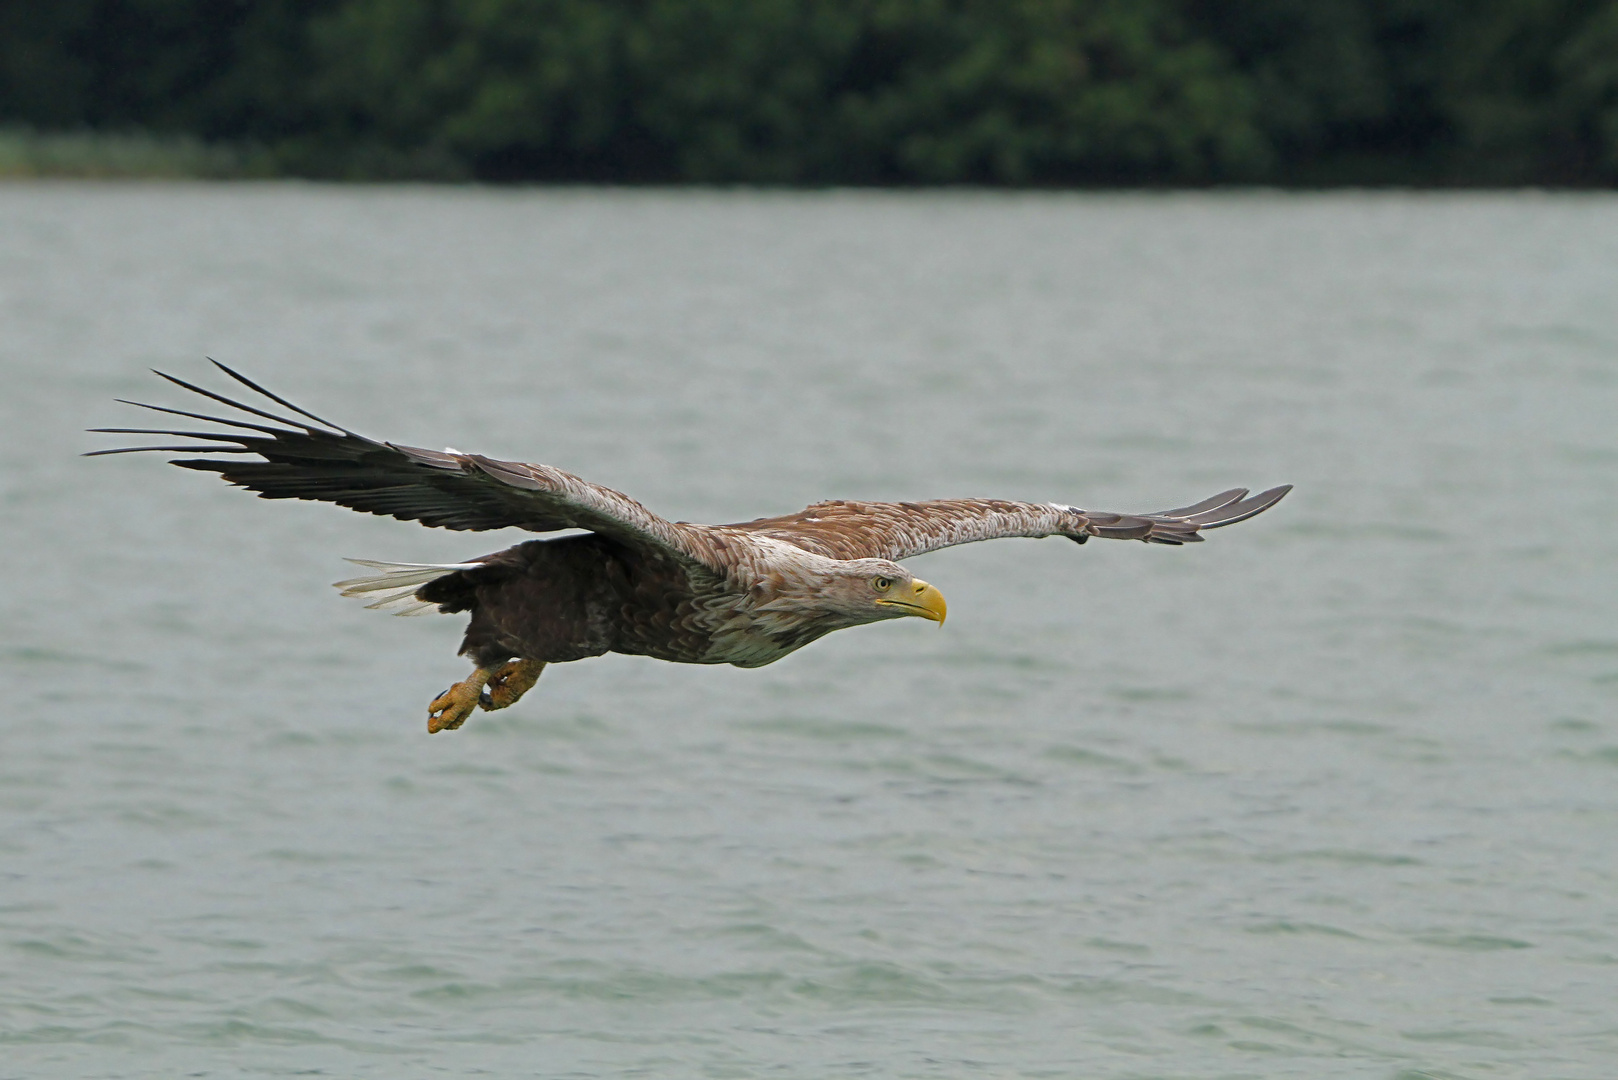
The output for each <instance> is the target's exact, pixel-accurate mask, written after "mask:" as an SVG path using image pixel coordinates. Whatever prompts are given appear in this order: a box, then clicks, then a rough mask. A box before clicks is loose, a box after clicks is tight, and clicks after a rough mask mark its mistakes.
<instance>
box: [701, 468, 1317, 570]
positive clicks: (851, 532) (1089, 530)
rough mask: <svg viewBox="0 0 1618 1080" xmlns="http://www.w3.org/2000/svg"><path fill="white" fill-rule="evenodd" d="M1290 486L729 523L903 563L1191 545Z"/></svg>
mask: <svg viewBox="0 0 1618 1080" xmlns="http://www.w3.org/2000/svg"><path fill="white" fill-rule="evenodd" d="M1291 490H1292V485H1290V484H1287V485H1284V486H1282V487H1277V488H1271V489H1270V490H1268V491H1265V492H1262V493H1260V494H1258V495H1254V496H1252V497H1250V498H1249V497H1247V489H1246V488H1232V489H1231V490H1230V491H1224V492H1221V493H1219V494H1218V495H1215V496H1213V497H1212V498H1209V499H1204V500H1202V501H1201V502H1199V503H1193V504H1192V505H1190V506H1182V507H1180V508H1179V509H1177V510H1163V511H1160V512H1158V513H1155V514H1108V513H1102V512H1099V511H1095V510H1081V509H1079V508H1078V507H1076V506H1061V505H1058V504H1056V503H1026V502H1010V501H1007V500H1003V499H933V500H931V501H928V502H900V503H872V502H844V501H841V500H838V501H835V502H823V503H816V504H815V505H813V506H811V507H808V508H807V509H804V510H800V511H799V512H798V513H796V514H787V515H785V516H784V517H776V518H760V519H759V520H757V521H748V522H742V523H740V524H737V525H732V526H730V527H731V528H733V529H744V530H746V531H748V532H753V533H759V534H762V535H764V536H770V537H774V538H775V539H777V540H785V541H787V542H788V543H791V544H796V545H798V546H799V547H801V548H804V549H806V550H809V551H813V552H815V553H816V554H819V555H825V556H826V557H828V558H832V559H907V558H909V557H910V556H912V555H922V554H925V553H926V552H929V551H937V550H938V549H939V548H945V547H952V546H954V545H955V544H970V543H972V542H974V541H977V540H998V539H1000V538H1001V537H1007V536H1030V537H1043V536H1065V537H1067V538H1068V539H1070V540H1074V541H1076V542H1078V543H1080V544H1082V543H1084V542H1085V541H1086V540H1088V539H1090V537H1092V536H1101V537H1106V538H1109V539H1116V540H1144V541H1145V542H1146V543H1148V544H1194V543H1198V542H1200V541H1201V540H1202V537H1201V536H1200V535H1198V533H1199V532H1200V531H1201V530H1203V529H1217V528H1219V527H1221V526H1224V525H1234V524H1235V523H1236V522H1238V521H1246V520H1247V519H1248V518H1250V517H1252V516H1253V515H1254V514H1261V513H1263V512H1264V511H1265V510H1268V509H1269V508H1270V507H1272V506H1274V505H1275V504H1276V503H1278V502H1280V501H1281V496H1283V495H1285V494H1286V493H1287V492H1288V491H1291Z"/></svg>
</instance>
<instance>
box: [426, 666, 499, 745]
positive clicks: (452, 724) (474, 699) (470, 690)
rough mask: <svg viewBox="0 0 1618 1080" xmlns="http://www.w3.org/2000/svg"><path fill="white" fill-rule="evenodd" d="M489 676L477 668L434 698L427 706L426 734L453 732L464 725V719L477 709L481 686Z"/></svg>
mask: <svg viewBox="0 0 1618 1080" xmlns="http://www.w3.org/2000/svg"><path fill="white" fill-rule="evenodd" d="M490 674H491V672H490V671H489V670H488V669H487V668H478V669H477V670H476V671H474V672H472V674H471V675H469V676H467V677H466V679H465V680H464V681H462V682H458V683H456V684H455V685H454V686H452V687H450V688H449V689H448V690H445V691H444V692H443V693H442V694H439V695H438V696H437V697H435V698H434V699H433V700H432V704H430V705H428V706H427V733H428V734H429V735H436V734H438V733H439V732H440V731H454V730H455V729H456V728H458V727H460V726H461V725H462V724H464V723H466V718H467V717H468V716H471V715H472V712H473V710H475V709H476V708H477V707H478V701H479V699H480V698H481V697H482V696H483V686H484V684H485V683H487V682H488V681H489V675H490Z"/></svg>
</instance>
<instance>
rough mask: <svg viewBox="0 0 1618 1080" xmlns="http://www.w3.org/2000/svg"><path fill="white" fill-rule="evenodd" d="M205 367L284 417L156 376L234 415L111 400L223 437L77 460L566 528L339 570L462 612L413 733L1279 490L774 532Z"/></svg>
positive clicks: (854, 617) (811, 510)
mask: <svg viewBox="0 0 1618 1080" xmlns="http://www.w3.org/2000/svg"><path fill="white" fill-rule="evenodd" d="M215 365H216V366H217V367H218V368H219V369H220V370H221V371H223V372H224V373H225V374H226V375H229V376H230V377H231V378H232V379H235V380H236V381H237V382H238V383H241V384H242V385H243V386H246V387H247V388H248V389H250V390H252V391H254V392H255V393H258V394H261V395H263V396H264V397H265V398H267V399H268V400H269V401H271V402H273V403H275V404H276V405H279V406H281V407H282V408H283V409H287V410H290V411H291V412H292V413H294V414H296V416H297V417H301V419H294V418H289V417H287V416H284V415H280V414H277V413H273V412H269V411H266V410H264V409H260V408H257V407H255V406H252V405H247V404H243V403H242V402H239V401H235V400H232V399H231V398H228V397H225V396H224V395H222V394H217V393H215V392H213V391H211V390H206V389H204V388H202V387H200V386H195V385H193V384H191V383H188V382H185V381H183V380H181V379H176V378H174V377H173V376H172V375H163V373H162V372H158V373H157V374H159V375H162V377H163V378H165V379H167V380H169V381H170V382H172V383H174V384H176V385H178V386H181V387H184V388H185V389H187V390H191V391H194V392H196V393H198V394H201V395H202V396H204V397H206V398H210V399H212V400H213V401H215V402H218V403H220V404H222V405H226V406H229V407H230V408H232V409H235V410H237V411H238V415H237V416H231V417H226V416H212V415H208V414H204V413H197V412H190V411H187V410H184V409H170V408H165V407H163V406H158V405H141V404H140V403H139V402H125V404H131V405H140V407H141V408H146V409H151V410H154V411H156V412H160V413H167V414H169V415H173V416H183V417H187V418H190V419H193V420H201V421H204V422H206V423H210V424H219V425H223V426H225V427H227V428H229V429H231V430H228V431H223V432H221V431H190V430H175V429H171V428H96V429H94V430H96V431H100V432H106V433H112V434H125V435H167V436H173V437H176V438H180V439H189V440H193V441H192V442H190V443H188V444H185V445H166V446H134V447H120V448H118V449H114V450H97V451H95V452H94V453H93V454H91V455H90V456H97V455H100V454H123V453H136V452H140V451H164V452H193V451H194V452H200V453H205V454H209V455H221V454H222V455H230V456H227V457H224V458H220V457H213V456H209V457H197V458H176V459H173V464H175V465H179V466H181V467H182V468H187V469H200V470H203V471H207V472H216V473H219V474H220V475H221V476H223V477H224V478H225V479H226V480H228V481H230V482H231V483H232V484H235V485H236V486H238V487H244V488H247V489H248V490H249V491H256V492H258V494H259V497H260V498H265V499H313V500H318V501H321V502H332V503H336V504H338V505H339V506H347V507H349V508H351V509H354V510H362V511H365V512H367V513H372V514H382V515H387V516H390V517H396V518H399V519H401V520H404V521H419V522H421V523H422V524H423V525H430V526H435V527H438V528H444V529H460V530H483V529H504V528H512V527H515V528H519V529H526V530H528V531H529V532H536V533H547V532H556V531H559V530H562V529H582V530H585V533H584V535H573V536H567V537H562V538H558V539H552V540H530V541H528V542H526V543H522V544H518V545H516V546H515V547H510V548H507V549H505V550H504V551H498V552H495V553H494V554H492V555H484V556H481V557H480V558H476V559H471V560H469V561H467V562H464V563H441V564H440V563H433V564H422V563H379V562H369V561H366V560H358V559H356V560H352V561H354V562H356V563H359V564H360V565H362V566H366V567H368V568H370V569H372V570H374V571H376V573H373V574H370V575H367V576H364V577H358V578H351V579H349V580H346V581H339V582H338V583H337V585H338V587H339V588H341V589H342V590H343V595H344V596H354V597H359V598H362V599H365V600H367V601H368V603H367V606H368V607H372V608H377V609H380V610H384V611H393V612H394V613H396V614H400V615H419V614H429V613H432V612H460V611H465V612H470V613H471V622H470V624H469V625H468V626H467V630H466V637H465V639H464V640H463V641H462V643H461V655H463V656H466V657H468V658H470V659H471V660H472V662H473V664H474V665H475V670H474V671H473V672H472V674H471V675H470V676H469V677H468V678H466V679H464V680H462V681H461V682H458V683H456V684H455V685H454V686H451V687H450V688H449V689H448V690H446V691H444V692H443V693H442V694H440V695H439V696H438V697H437V698H435V699H434V700H433V702H432V703H431V704H430V705H429V706H428V720H427V730H428V731H431V732H436V731H445V730H452V729H454V728H458V727H460V726H461V725H462V724H463V723H465V722H466V718H467V717H468V716H470V715H471V714H472V712H473V710H475V709H477V708H479V707H481V708H484V709H503V708H505V707H507V706H508V705H511V704H513V703H514V702H515V701H516V700H517V699H518V698H520V697H521V696H522V695H523V694H524V693H525V692H526V691H527V690H528V689H530V688H531V687H532V686H533V685H534V682H535V681H536V680H537V679H538V678H539V675H540V672H541V671H543V670H544V668H545V665H546V664H552V663H560V662H563V661H567V660H580V659H583V658H584V657H587V656H600V655H601V654H602V653H607V652H618V653H629V654H632V655H638V656H652V657H656V658H658V659H660V660H673V661H676V662H678V663H685V664H735V665H737V666H738V667H761V666H763V665H764V664H768V663H772V662H773V661H776V660H779V659H780V658H781V657H783V656H785V655H786V654H787V653H790V652H792V651H793V650H795V649H799V648H802V647H803V646H804V645H807V644H809V643H810V642H811V641H814V640H815V639H817V638H820V637H823V636H825V635H826V634H829V633H831V632H832V631H833V630H842V629H845V628H847V627H850V626H859V625H861V624H863V623H871V622H880V621H882V620H884V619H898V618H904V617H906V616H916V617H919V618H924V619H931V620H933V621H934V622H939V623H942V622H943V621H944V614H945V606H944V597H943V595H942V594H941V593H940V592H939V591H938V590H937V589H936V588H934V587H933V586H931V585H929V584H928V583H927V582H925V581H922V580H920V579H919V578H916V577H914V576H912V575H911V573H910V572H909V571H908V570H906V569H905V568H904V567H902V566H900V565H899V564H898V560H900V559H906V558H909V557H910V556H912V555H921V554H924V553H926V552H929V551H936V550H938V549H939V548H944V547H950V546H952V545H954V544H967V543H972V542H973V541H977V540H993V539H998V538H1000V537H1009V536H1026V537H1046V536H1065V537H1067V538H1068V539H1070V540H1073V541H1076V542H1077V543H1080V544H1082V543H1084V542H1085V541H1086V540H1088V539H1089V538H1090V537H1092V536H1099V537H1104V538H1110V539H1122V540H1142V541H1145V542H1146V543H1149V544H1173V545H1178V544H1188V543H1197V542H1200V541H1201V540H1202V536H1201V535H1199V534H1200V533H1201V531H1202V530H1205V529H1217V528H1220V527H1221V526H1225V525H1233V524H1235V523H1236V522H1238V521H1245V520H1246V519H1247V518H1250V517H1252V516H1253V515H1255V514H1259V513H1262V512H1263V511H1265V510H1268V509H1269V508H1270V507H1271V506H1274V505H1275V504H1276V503H1277V502H1278V501H1280V499H1281V497H1282V496H1283V495H1285V494H1286V493H1287V492H1288V491H1289V490H1291V487H1290V485H1285V486H1282V487H1276V488H1271V489H1270V490H1268V491H1265V492H1261V493H1260V494H1258V495H1253V496H1249V495H1248V494H1247V490H1246V489H1245V488H1234V489H1232V490H1230V491H1225V492H1221V493H1220V494H1218V495H1215V496H1213V497H1212V498H1208V499H1204V500H1202V501H1201V502H1199V503H1194V504H1192V505H1190V506H1184V507H1180V508H1179V509H1177V510H1164V511H1160V512H1158V513H1155V514H1110V513H1099V512H1097V511H1094V510H1081V509H1079V508H1078V507H1076V506H1067V505H1063V504H1059V503H1027V502H1014V501H1009V500H1005V499H931V500H927V501H923V502H898V503H878V502H854V501H843V500H834V501H831V502H823V503H816V504H815V505H813V506H810V507H808V508H806V509H804V510H800V511H799V512H797V513H795V514H787V515H784V516H782V517H773V518H759V519H758V520H756V521H744V522H738V523H735V524H732V525H693V524H691V523H689V522H684V521H668V520H665V519H664V518H661V517H658V516H657V515H656V514H654V513H652V512H651V511H650V510H648V509H646V508H645V507H644V506H642V505H641V504H640V503H638V502H636V501H635V500H634V499H631V498H629V497H628V496H627V495H623V494H620V493H619V492H616V491H613V490H612V489H610V488H604V487H601V486H600V485H598V484H592V483H590V482H588V481H586V480H582V479H580V478H579V477H577V476H574V475H572V474H571V473H566V472H563V471H562V470H561V469H557V468H553V467H551V466H549V465H529V464H523V463H521V462H515V461H499V460H496V459H494V458H489V457H484V456H483V455H481V454H463V453H460V452H458V451H453V450H445V451H443V452H439V451H436V450H422V449H419V448H417V447H413V446H401V445H398V444H396V443H389V442H377V441H375V440H373V439H368V438H366V437H365V436H363V435H357V434H355V433H354V432H352V431H349V430H348V429H346V428H343V427H340V426H338V425H336V424H333V423H331V422H330V421H327V420H322V419H321V418H320V417H318V416H316V415H314V414H313V413H311V412H307V411H305V410H304V409H301V408H299V407H298V406H296V405H293V404H292V403H291V402H289V401H287V400H285V399H284V398H281V397H278V396H276V395H275V394H272V393H270V392H269V391H268V390H266V389H264V388H263V387H261V386H259V385H258V384H257V383H254V382H253V381H251V380H250V379H248V378H246V377H245V376H243V375H240V374H238V373H236V372H235V371H232V370H231V369H230V368H228V367H225V365H223V364H219V363H218V362H217V361H215ZM243 416H252V417H256V418H258V420H267V421H269V422H270V423H269V424H265V423H258V422H256V421H253V420H247V419H243V418H242V417H243ZM272 425H273V426H272ZM236 455H240V457H237V456H236Z"/></svg>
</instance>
